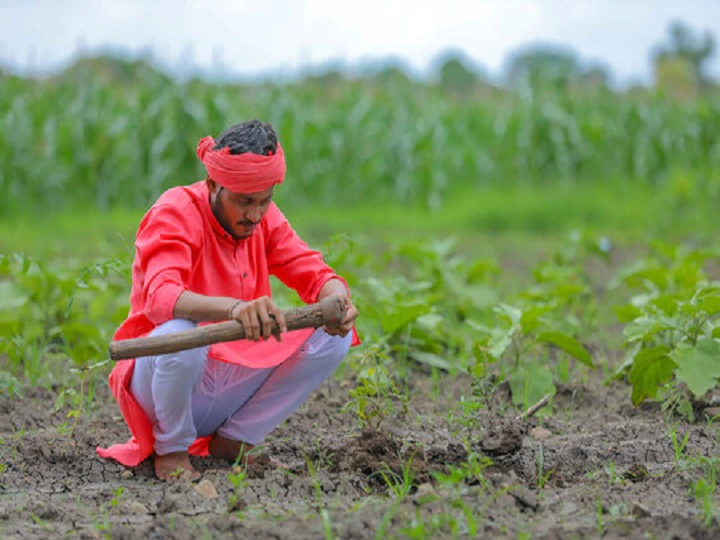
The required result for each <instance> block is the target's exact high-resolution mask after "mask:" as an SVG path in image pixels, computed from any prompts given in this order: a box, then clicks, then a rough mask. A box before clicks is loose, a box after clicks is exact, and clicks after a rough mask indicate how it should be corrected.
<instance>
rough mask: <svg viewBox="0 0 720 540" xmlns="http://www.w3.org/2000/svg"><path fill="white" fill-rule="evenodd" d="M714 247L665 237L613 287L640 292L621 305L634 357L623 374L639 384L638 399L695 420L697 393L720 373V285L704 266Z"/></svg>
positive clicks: (635, 390)
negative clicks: (690, 246) (668, 240)
mask: <svg viewBox="0 0 720 540" xmlns="http://www.w3.org/2000/svg"><path fill="white" fill-rule="evenodd" d="M714 257H717V254H716V253H714V252H711V251H702V250H696V249H686V248H682V247H680V246H672V245H666V244H662V243H659V242H655V243H653V244H652V250H651V253H650V254H649V255H648V256H647V257H646V258H645V259H642V260H640V261H638V262H636V263H634V264H632V265H631V266H629V267H627V268H625V269H623V270H621V271H620V272H619V273H618V276H617V277H616V279H615V280H614V283H613V286H614V287H619V286H624V287H627V288H630V289H635V290H639V292H638V294H636V295H634V296H633V297H632V298H631V300H630V302H629V303H628V304H624V305H621V306H618V307H617V308H616V310H615V312H616V315H617V317H618V319H619V320H620V322H622V323H625V328H624V330H623V334H624V336H625V348H626V350H627V356H626V360H625V361H624V362H623V363H622V364H621V365H620V366H619V368H618V369H617V371H616V374H615V377H616V378H619V379H624V378H626V379H627V381H628V382H629V383H630V384H631V385H632V402H633V404H635V405H637V404H639V403H641V402H642V401H644V400H646V399H658V398H659V399H660V400H661V401H663V402H664V408H665V409H666V410H670V411H676V412H679V413H681V414H683V415H684V416H686V417H688V418H689V419H690V420H693V409H692V406H691V405H690V399H691V397H692V396H694V397H701V396H703V395H704V394H705V393H706V392H707V391H708V390H710V389H712V388H714V387H716V386H717V384H718V380H719V379H720V362H718V361H717V359H718V357H720V343H719V342H718V340H717V338H718V337H720V327H718V326H717V323H716V319H717V315H718V314H720V285H719V284H718V283H716V282H713V281H711V280H709V279H708V277H707V275H706V273H705V270H704V264H705V262H706V261H707V260H708V259H711V258H714Z"/></svg>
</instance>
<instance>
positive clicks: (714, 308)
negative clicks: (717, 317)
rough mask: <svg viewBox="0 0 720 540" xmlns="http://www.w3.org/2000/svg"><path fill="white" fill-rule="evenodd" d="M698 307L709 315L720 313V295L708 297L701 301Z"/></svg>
mask: <svg viewBox="0 0 720 540" xmlns="http://www.w3.org/2000/svg"><path fill="white" fill-rule="evenodd" d="M698 307H699V308H700V309H701V310H703V311H704V312H705V313H707V314H708V315H714V314H716V313H720V295H717V296H706V297H705V298H703V299H702V300H701V301H700V303H699V305H698Z"/></svg>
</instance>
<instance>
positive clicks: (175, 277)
mask: <svg viewBox="0 0 720 540" xmlns="http://www.w3.org/2000/svg"><path fill="white" fill-rule="evenodd" d="M193 210H194V207H193V206H192V204H190V203H189V204H188V205H186V207H185V208H178V207H176V206H173V205H162V206H156V207H154V208H152V209H151V210H150V211H149V212H148V213H147V215H146V216H145V217H144V218H143V220H142V222H141V223H140V227H139V229H138V233H137V239H136V241H135V248H136V251H137V264H138V265H139V266H140V271H141V274H142V275H143V282H142V298H143V305H144V312H145V316H146V317H147V318H148V319H150V320H151V321H152V322H153V323H154V324H156V325H160V324H162V323H164V322H167V321H169V320H170V319H172V318H173V310H174V308H175V303H176V302H177V299H178V297H179V296H180V295H181V294H182V293H183V291H186V290H187V289H188V286H187V283H188V280H189V276H190V271H191V269H192V261H193V255H194V254H196V253H197V252H198V251H199V248H200V245H201V242H202V241H201V240H200V238H199V237H198V236H197V231H198V229H199V228H198V227H197V224H196V225H195V226H193V225H192V223H193V219H192V218H193V216H194V215H195V214H196V212H193Z"/></svg>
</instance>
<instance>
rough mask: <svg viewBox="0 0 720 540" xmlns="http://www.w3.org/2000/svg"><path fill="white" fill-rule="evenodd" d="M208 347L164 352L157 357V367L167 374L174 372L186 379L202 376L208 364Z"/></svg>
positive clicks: (195, 378)
mask: <svg viewBox="0 0 720 540" xmlns="http://www.w3.org/2000/svg"><path fill="white" fill-rule="evenodd" d="M207 350H208V349H207V347H200V348H197V349H190V350H187V351H180V352H176V353H170V354H163V355H160V356H158V357H157V358H156V360H155V366H156V369H157V370H159V371H161V372H162V373H163V374H165V375H170V374H172V375H173V376H176V377H179V378H181V379H184V380H192V381H197V380H199V379H200V378H202V375H203V373H204V372H205V366H206V364H207Z"/></svg>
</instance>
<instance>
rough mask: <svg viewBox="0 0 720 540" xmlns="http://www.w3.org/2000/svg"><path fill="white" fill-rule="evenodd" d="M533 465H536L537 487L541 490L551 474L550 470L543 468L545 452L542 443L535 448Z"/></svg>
mask: <svg viewBox="0 0 720 540" xmlns="http://www.w3.org/2000/svg"><path fill="white" fill-rule="evenodd" d="M535 465H536V466H537V487H538V490H542V489H543V488H544V487H545V486H546V485H547V483H548V481H549V480H550V477H551V476H552V474H553V471H552V470H550V471H546V470H545V453H544V450H543V445H542V444H539V445H538V446H537V449H536V450H535Z"/></svg>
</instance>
